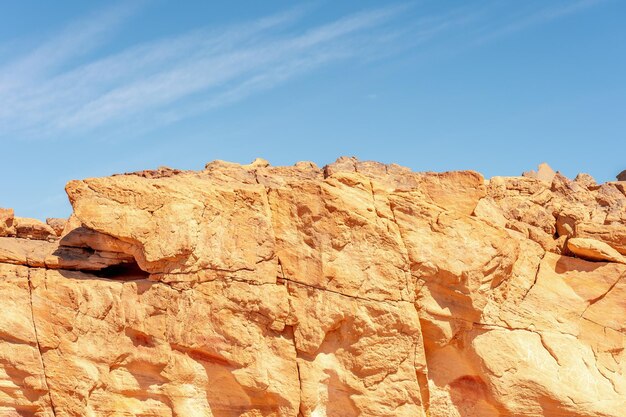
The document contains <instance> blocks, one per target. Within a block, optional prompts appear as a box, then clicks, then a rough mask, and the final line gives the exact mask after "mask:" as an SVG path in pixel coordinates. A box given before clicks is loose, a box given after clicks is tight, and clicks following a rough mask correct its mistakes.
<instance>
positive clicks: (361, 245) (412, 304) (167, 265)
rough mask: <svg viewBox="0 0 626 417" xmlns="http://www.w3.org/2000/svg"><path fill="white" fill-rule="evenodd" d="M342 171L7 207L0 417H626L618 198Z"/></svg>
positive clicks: (221, 172) (625, 295)
mask: <svg viewBox="0 0 626 417" xmlns="http://www.w3.org/2000/svg"><path fill="white" fill-rule="evenodd" d="M625 185H626V184H624V183H623V182H613V183H606V184H601V185H597V184H596V183H595V181H593V179H591V178H590V177H589V176H586V175H580V176H579V177H577V178H576V180H574V181H572V180H569V179H567V178H565V177H563V176H562V175H560V174H558V173H555V172H553V171H552V170H551V169H549V167H547V166H542V167H540V169H539V171H538V172H537V173H534V172H531V173H528V174H526V176H524V177H495V178H492V179H491V180H489V181H485V180H484V179H483V177H482V176H481V175H480V174H478V173H475V172H470V171H459V172H447V173H440V174H436V173H416V172H412V171H410V170H409V169H406V168H403V167H400V166H397V165H383V164H380V163H376V162H361V161H357V160H355V159H352V158H340V159H339V160H338V161H337V162H335V163H334V164H331V165H329V166H326V167H324V168H322V169H319V168H318V167H317V166H315V165H314V164H312V163H308V162H303V163H298V164H296V165H295V166H293V167H271V166H269V164H267V162H265V161H263V160H257V161H255V162H254V163H252V164H250V165H245V166H241V165H237V164H231V163H225V162H220V161H217V162H213V163H210V164H208V165H207V166H206V168H205V169H204V170H203V171H199V172H191V171H178V170H172V169H168V168H162V169H159V170H155V171H142V172H139V173H132V174H125V175H117V176H112V177H107V178H93V179H86V180H82V181H72V182H70V183H69V184H68V185H67V187H66V191H67V193H68V196H69V198H70V201H71V203H72V206H73V208H74V212H73V214H72V216H71V217H70V219H69V220H68V221H67V222H65V221H62V220H59V219H49V220H48V221H47V223H42V222H38V221H34V220H31V219H23V218H19V217H15V216H14V213H13V211H12V210H7V209H0V299H1V300H2V301H3V306H4V307H3V315H2V318H1V319H0V415H2V416H38V417H43V416H48V417H50V416H56V417H60V416H168V417H169V416H181V417H182V416H185V417H187V416H191V417H194V416H216V417H231V416H248V417H253V416H254V417H257V416H268V417H269V416H294V417H297V416H302V417H322V416H424V417H425V416H430V417H449V416H452V417H470V416H477V417H478V416H480V417H485V416H486V417H489V416H521V415H523V416H580V417H583V416H586V417H587V416H602V417H613V416H614V417H621V416H623V410H625V409H626V376H625V371H626V361H625V360H624V347H625V346H626V339H625V334H626V303H625V302H624V300H625V299H626V281H625V279H626V265H625V264H624V259H625V256H624V255H626V250H625V248H626V194H625V191H624V190H625Z"/></svg>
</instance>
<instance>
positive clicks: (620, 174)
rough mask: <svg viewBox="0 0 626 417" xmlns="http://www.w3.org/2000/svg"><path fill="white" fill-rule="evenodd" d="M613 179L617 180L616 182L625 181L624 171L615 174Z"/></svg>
mask: <svg viewBox="0 0 626 417" xmlns="http://www.w3.org/2000/svg"><path fill="white" fill-rule="evenodd" d="M615 178H617V180H618V181H626V169H625V170H623V171H622V172H620V173H619V174H617V176H616V177H615Z"/></svg>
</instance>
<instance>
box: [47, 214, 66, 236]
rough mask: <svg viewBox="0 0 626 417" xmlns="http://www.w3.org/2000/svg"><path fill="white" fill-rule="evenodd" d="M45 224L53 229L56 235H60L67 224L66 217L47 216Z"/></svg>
mask: <svg viewBox="0 0 626 417" xmlns="http://www.w3.org/2000/svg"><path fill="white" fill-rule="evenodd" d="M46 224H47V225H48V226H50V227H51V228H52V230H54V233H56V235H57V236H61V234H62V233H63V230H64V229H65V226H66V224H67V219H57V218H47V219H46Z"/></svg>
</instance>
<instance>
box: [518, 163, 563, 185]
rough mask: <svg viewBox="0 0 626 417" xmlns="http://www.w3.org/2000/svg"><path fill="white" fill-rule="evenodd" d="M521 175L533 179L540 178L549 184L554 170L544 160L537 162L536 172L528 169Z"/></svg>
mask: <svg viewBox="0 0 626 417" xmlns="http://www.w3.org/2000/svg"><path fill="white" fill-rule="evenodd" d="M522 175H523V176H524V177H528V178H535V179H538V180H541V181H544V182H546V183H548V184H550V183H551V182H552V180H553V179H554V176H555V175H556V172H554V170H553V169H552V168H551V167H550V165H548V164H547V163H545V162H542V163H541V164H539V167H538V168H537V171H536V172H535V171H528V172H524V173H523V174H522Z"/></svg>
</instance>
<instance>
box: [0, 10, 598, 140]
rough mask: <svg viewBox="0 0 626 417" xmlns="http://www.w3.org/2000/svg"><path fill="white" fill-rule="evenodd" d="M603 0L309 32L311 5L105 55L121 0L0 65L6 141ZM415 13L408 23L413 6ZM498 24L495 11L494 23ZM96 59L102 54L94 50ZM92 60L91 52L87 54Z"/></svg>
mask: <svg viewBox="0 0 626 417" xmlns="http://www.w3.org/2000/svg"><path fill="white" fill-rule="evenodd" d="M600 1H601V0H579V1H578V2H575V3H561V6H558V7H555V6H553V5H550V6H545V5H543V4H542V3H539V4H538V5H537V6H536V7H535V8H534V9H533V10H531V11H530V12H528V11H524V12H523V13H519V14H518V15H517V17H515V16H513V17H512V18H509V19H508V20H506V21H505V22H504V23H503V24H498V25H492V22H494V16H492V15H491V14H493V13H491V12H493V10H494V9H497V7H498V6H497V4H493V7H491V6H487V7H482V8H481V9H471V8H467V7H465V8H463V9H457V10H454V11H452V12H446V13H442V14H439V15H437V14H434V15H430V16H420V15H419V13H415V11H416V10H415V9H416V6H415V5H410V6H406V5H400V6H398V5H395V6H390V7H385V8H380V9H374V10H365V11H361V12H358V13H354V14H351V15H347V16H344V17H341V18H339V19H336V20H334V21H330V22H325V23H320V24H318V25H315V26H312V27H307V28H305V29H302V27H301V25H298V24H296V23H299V20H300V19H302V17H303V15H305V14H306V13H307V12H306V9H302V8H301V9H294V10H291V11H288V12H286V13H281V14H277V15H274V16H269V17H264V18H260V19H257V20H255V21H252V22H245V23H242V24H236V25H232V26H230V27H226V28H221V29H211V28H200V29H196V30H192V31H189V32H186V33H182V34H179V35H176V36H170V37H167V38H164V39H160V40H155V41H150V42H144V43H140V44H137V45H133V46H129V47H126V48H124V49H122V50H119V51H117V52H115V53H110V54H108V55H106V56H102V55H100V56H98V54H97V52H98V50H99V48H100V47H101V46H103V45H106V44H107V42H108V41H110V40H111V39H112V38H113V37H114V36H115V35H116V33H118V31H119V30H120V28H121V27H123V24H125V23H126V22H128V21H129V20H131V19H132V18H133V15H134V13H135V12H136V11H137V10H138V8H139V6H138V4H139V3H131V5H130V6H128V5H127V4H128V3H124V4H122V5H120V6H116V7H114V8H111V9H109V10H107V11H105V12H103V13H99V14H98V15H97V18H95V17H91V18H89V19H85V21H87V22H88V23H81V22H78V23H71V24H69V25H68V26H67V27H66V28H65V29H63V30H61V31H60V32H59V33H58V35H57V36H53V37H52V39H51V40H49V41H47V42H44V43H42V44H41V45H38V46H36V47H35V48H33V50H32V51H30V52H27V53H26V54H24V55H22V56H18V57H16V58H14V59H13V60H10V61H9V62H6V63H4V65H1V66H0V100H2V102H3V103H5V105H4V106H2V107H1V108H0V138H1V137H9V136H10V137H26V138H28V137H54V136H60V137H66V136H67V137H72V136H76V135H79V134H82V133H85V132H90V131H91V132H93V131H95V130H96V129H98V132H102V130H103V128H107V129H127V130H130V131H132V132H142V131H147V130H150V129H154V128H155V127H156V126H160V125H164V124H165V125H166V124H171V123H175V122H177V121H180V120H182V119H185V118H188V117H191V116H194V115H198V114H202V113H205V112H209V111H211V110H213V109H216V108H219V107H223V106H227V105H231V104H233V103H236V102H238V101H240V100H243V99H245V98H246V97H249V96H251V95H253V94H255V93H258V92H260V91H263V90H268V89H271V88H274V87H276V86H279V85H281V84H283V83H285V82H286V81H288V80H290V79H292V78H294V77H296V76H300V75H302V74H305V73H308V72H311V71H314V70H316V69H318V68H320V67H322V66H324V65H329V64H332V63H336V62H340V61H345V60H349V59H360V60H364V61H367V60H370V59H379V58H381V57H385V56H388V55H389V54H401V53H404V52H406V51H407V50H410V51H414V50H415V49H416V48H417V47H418V46H420V45H422V46H423V45H424V44H427V43H435V42H437V41H442V42H443V41H444V40H445V39H446V36H450V35H451V36H454V35H456V36H457V37H459V36H458V35H461V36H460V37H461V38H463V42H465V43H466V44H467V45H468V46H471V45H472V42H473V44H474V45H475V44H476V43H484V42H486V41H489V40H492V39H495V38H498V37H502V36H505V35H508V34H510V33H513V32H515V31H519V30H523V29H526V28H528V27H530V26H532V25H536V24H540V23H547V22H549V21H550V20H554V19H557V18H560V17H562V16H565V15H568V14H572V13H575V12H578V11H581V10H584V9H586V8H588V7H591V6H593V5H595V4H597V3H598V2H600ZM407 12H410V14H416V18H415V19H407V18H406V16H405V15H406V14H407ZM496 21H497V19H496ZM93 56H97V58H93ZM89 57H91V58H89Z"/></svg>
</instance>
